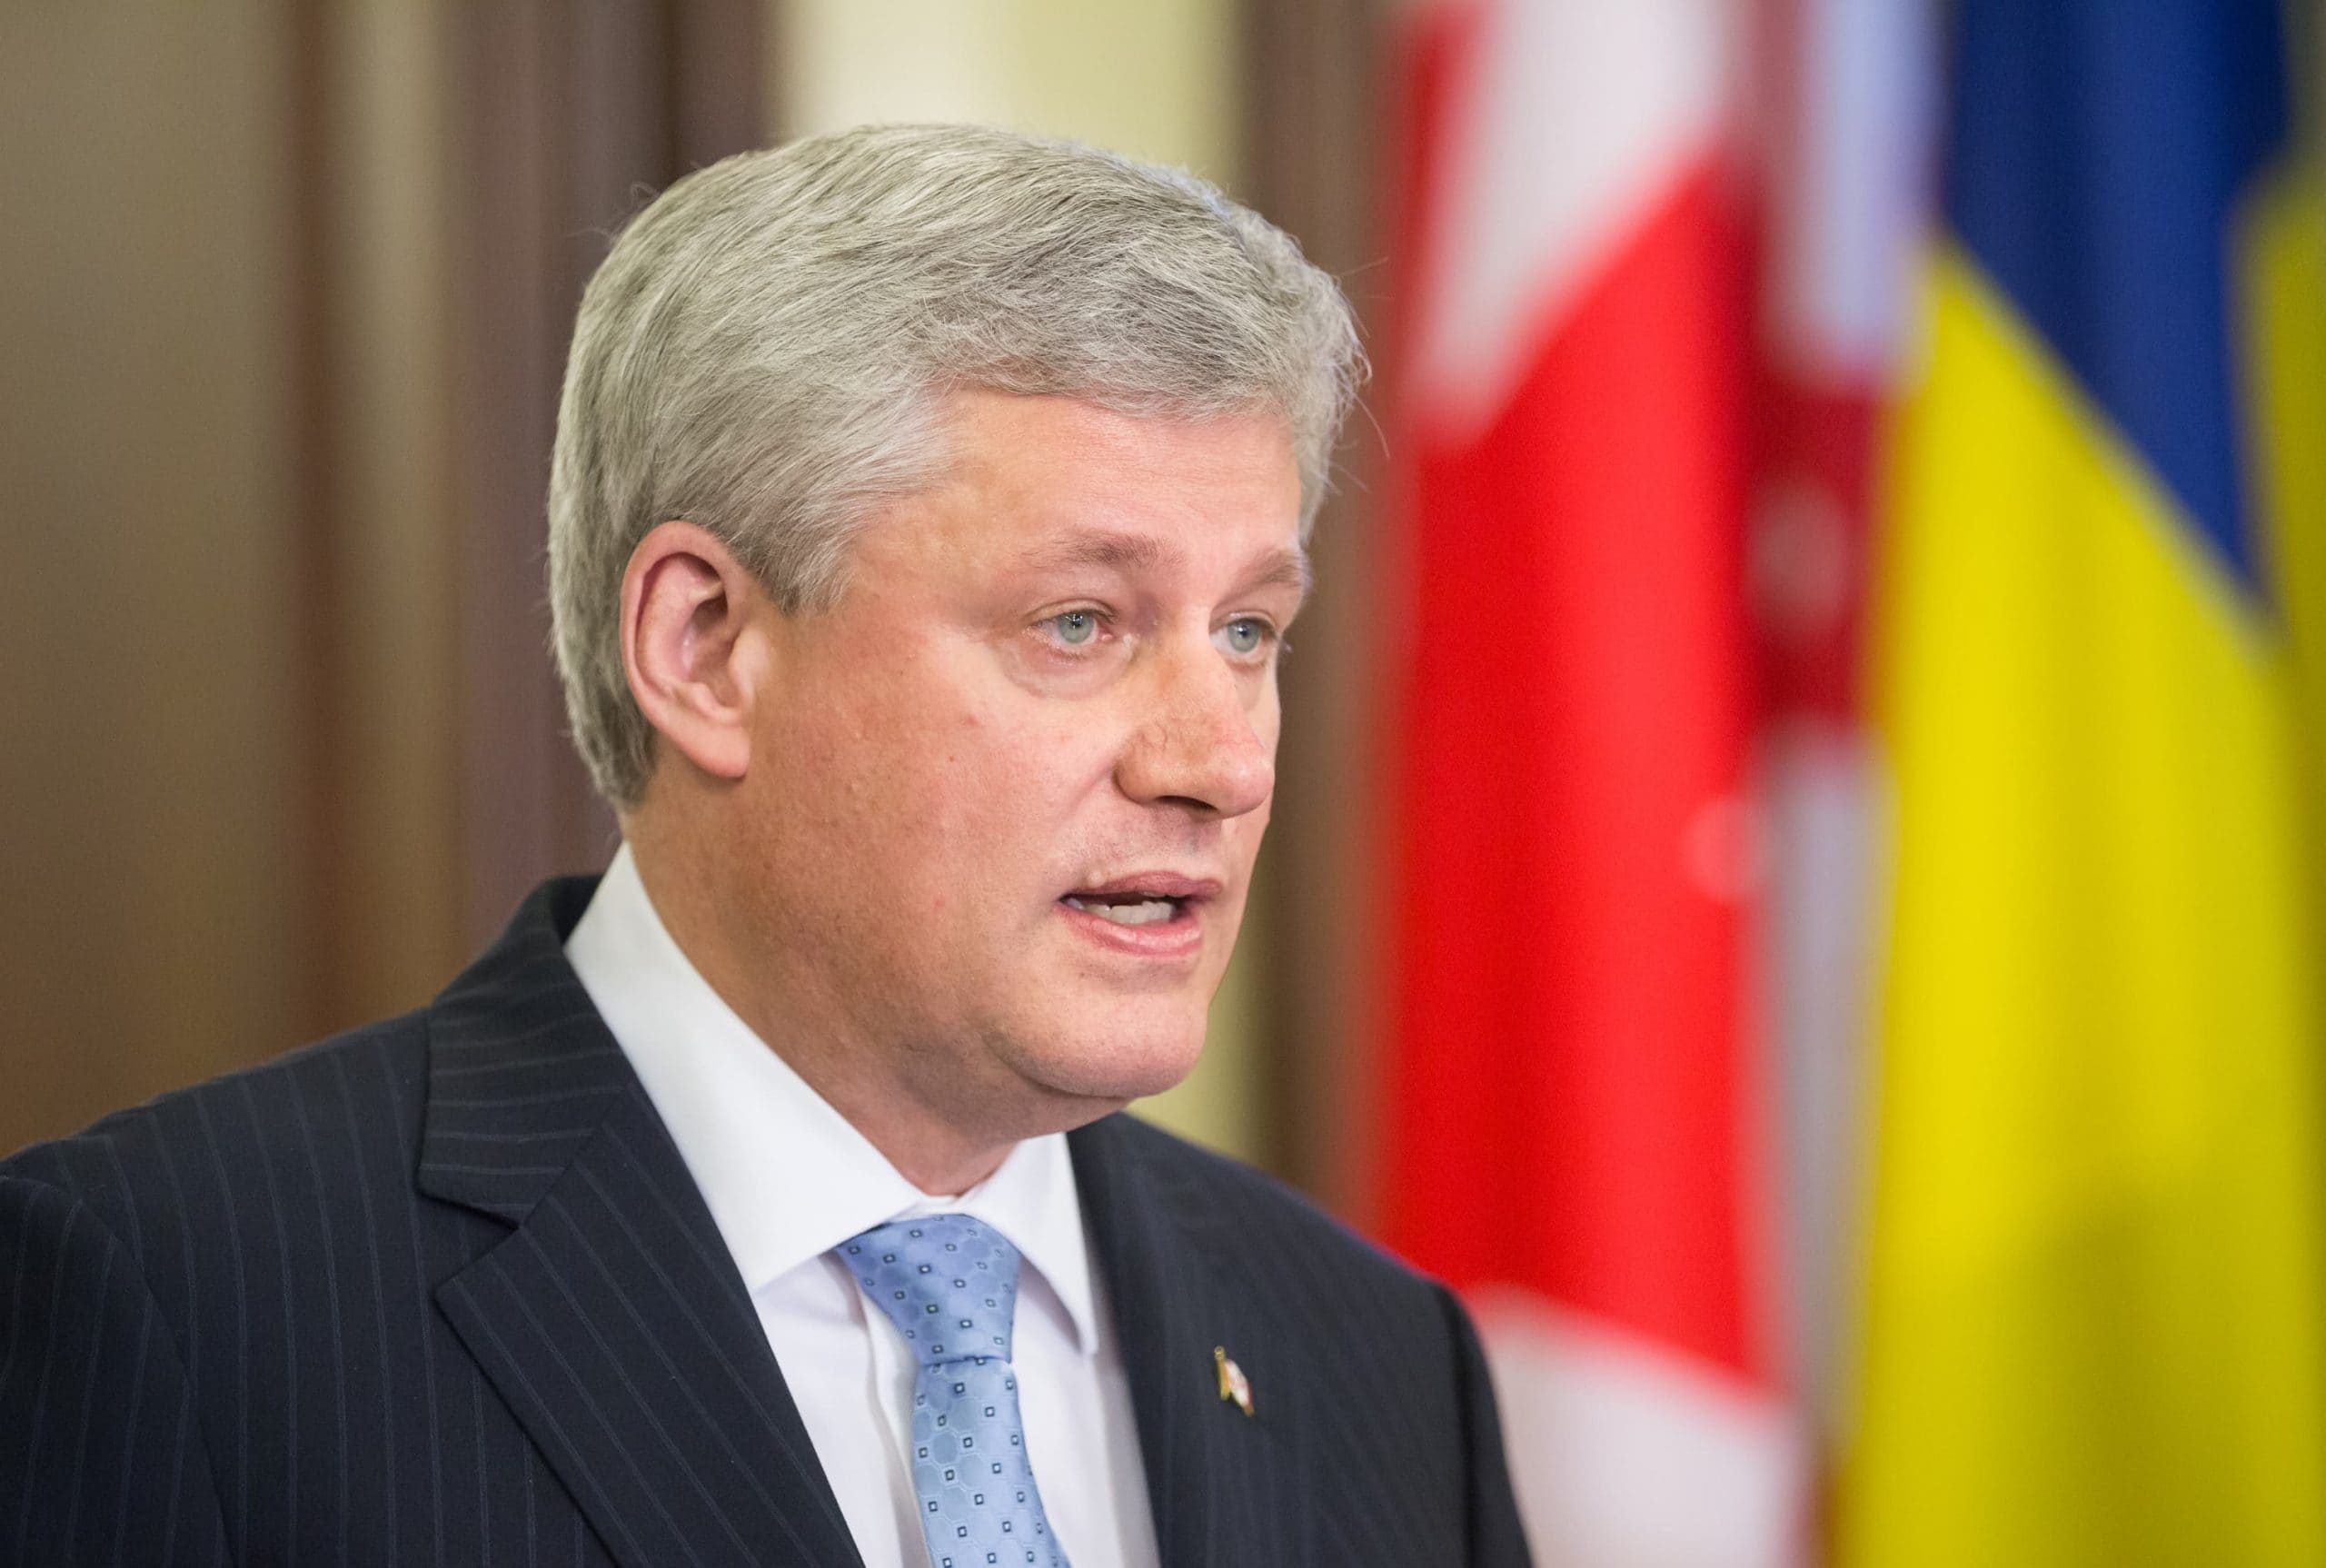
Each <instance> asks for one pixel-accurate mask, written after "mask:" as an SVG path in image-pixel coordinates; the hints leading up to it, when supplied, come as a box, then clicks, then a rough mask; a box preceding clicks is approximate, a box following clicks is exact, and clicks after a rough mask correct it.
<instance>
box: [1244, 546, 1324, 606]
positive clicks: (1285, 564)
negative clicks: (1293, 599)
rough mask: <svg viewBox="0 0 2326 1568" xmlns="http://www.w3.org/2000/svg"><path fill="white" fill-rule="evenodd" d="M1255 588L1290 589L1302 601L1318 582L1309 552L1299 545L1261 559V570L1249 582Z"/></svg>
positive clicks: (1268, 553)
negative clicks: (1311, 565)
mask: <svg viewBox="0 0 2326 1568" xmlns="http://www.w3.org/2000/svg"><path fill="white" fill-rule="evenodd" d="M1247 581H1249V582H1250V583H1251V585H1252V586H1253V587H1254V588H1288V589H1290V590H1292V591H1293V592H1294V593H1295V594H1296V595H1297V596H1298V597H1299V598H1301V599H1302V600H1306V599H1307V597H1308V590H1309V589H1310V588H1311V587H1313V586H1314V585H1315V583H1316V581H1317V574H1316V572H1315V571H1313V570H1311V568H1310V567H1309V565H1308V552H1307V551H1305V550H1303V549H1301V548H1300V547H1299V546H1298V545H1292V546H1290V547H1288V548H1287V549H1283V550H1272V551H1268V552H1267V555H1265V556H1263V557H1261V559H1260V566H1259V570H1258V571H1255V572H1253V573H1252V575H1251V576H1250V578H1248V579H1247Z"/></svg>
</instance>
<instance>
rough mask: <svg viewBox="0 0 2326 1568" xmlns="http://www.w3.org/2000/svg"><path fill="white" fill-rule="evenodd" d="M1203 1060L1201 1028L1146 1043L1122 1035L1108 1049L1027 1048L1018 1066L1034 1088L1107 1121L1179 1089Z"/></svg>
mask: <svg viewBox="0 0 2326 1568" xmlns="http://www.w3.org/2000/svg"><path fill="white" fill-rule="evenodd" d="M1202 1054H1203V1031H1202V1030H1201V1029H1199V1028H1198V1029H1181V1030H1177V1031H1168V1032H1163V1031H1158V1032H1157V1033H1155V1034H1148V1035H1145V1036H1144V1037H1129V1036H1126V1035H1125V1034H1123V1033H1120V1032H1117V1033H1116V1034H1114V1036H1113V1037H1111V1038H1108V1039H1105V1040H1104V1041H1103V1043H1101V1042H1098V1041H1094V1040H1093V1039H1092V1038H1091V1037H1078V1038H1068V1039H1054V1040H1049V1041H1045V1042H1043V1043H1042V1044H1041V1045H1039V1046H1031V1047H1021V1048H1020V1051H1019V1060H1018V1062H1017V1063H1016V1064H1015V1065H1016V1067H1017V1068H1018V1071H1019V1074H1020V1076H1022V1077H1025V1078H1026V1079H1027V1080H1028V1081H1029V1082H1031V1083H1033V1084H1036V1085H1038V1086H1039V1087H1042V1088H1043V1089H1046V1090H1048V1091H1049V1093H1050V1094H1051V1095H1052V1096H1054V1097H1058V1098H1060V1099H1063V1100H1069V1101H1081V1102H1086V1103H1087V1104H1088V1106H1089V1107H1091V1109H1092V1112H1093V1114H1094V1116H1103V1115H1105V1114H1106V1113H1107V1112H1108V1111H1110V1110H1116V1109H1119V1108H1120V1107H1123V1106H1126V1105H1128V1104H1129V1103H1130V1102H1131V1101H1133V1100H1142V1099H1145V1098H1147V1097H1148V1096H1150V1095H1159V1094H1161V1093H1163V1091H1164V1090H1166V1089H1169V1088H1173V1087H1177V1086H1178V1084H1179V1083H1180V1082H1181V1081H1182V1080H1184V1079H1185V1078H1186V1077H1187V1076H1188V1074H1189V1073H1190V1072H1192V1071H1194V1070H1195V1065H1196V1060H1197V1058H1198V1057H1200V1056H1202Z"/></svg>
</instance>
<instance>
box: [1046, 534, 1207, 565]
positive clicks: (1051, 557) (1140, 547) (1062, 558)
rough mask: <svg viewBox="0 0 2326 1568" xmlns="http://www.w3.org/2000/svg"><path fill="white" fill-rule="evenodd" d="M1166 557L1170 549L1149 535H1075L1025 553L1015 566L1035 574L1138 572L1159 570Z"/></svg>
mask: <svg viewBox="0 0 2326 1568" xmlns="http://www.w3.org/2000/svg"><path fill="white" fill-rule="evenodd" d="M1170 557H1171V547H1170V546H1169V545H1168V544H1166V543H1164V542H1163V541H1161V540H1159V539H1157V538H1156V537H1154V536H1153V535H1152V534H1146V533H1077V534H1070V535H1069V536H1068V537H1067V538H1065V539H1059V540H1053V541H1050V542H1049V543H1048V544H1044V545H1039V546H1037V547H1036V548H1034V549H1032V550H1029V551H1027V552H1026V554H1025V555H1024V557H1023V558H1021V559H1020V561H1019V565H1020V566H1023V567H1026V568H1028V569H1030V570H1035V571H1044V570H1048V571H1055V570H1057V569H1059V568H1061V567H1070V566H1102V567H1108V568H1111V569H1113V570H1114V571H1143V570H1146V569H1148V568H1150V567H1156V566H1160V565H1162V564H1163V562H1164V561H1168V560H1169V559H1170Z"/></svg>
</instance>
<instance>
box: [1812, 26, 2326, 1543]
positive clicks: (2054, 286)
mask: <svg viewBox="0 0 2326 1568" xmlns="http://www.w3.org/2000/svg"><path fill="white" fill-rule="evenodd" d="M2281 25H2282V19H2281V16H2280V15H2279V13H2278V11H2277V9H2276V8H2275V6H2273V5H2270V4H2267V3H2265V0H1963V3H1962V4H1960V5H1955V6H1954V7H1953V27H1954V29H1955V31H1954V35H1953V49H1954V53H1953V59H1952V61H1951V65H1952V74H1951V77H1950V88H1949V100H1950V102H1949V116H1950V117H1949V122H1948V131H1947V138H1948V142H1947V154H1946V175H1945V184H1944V219H1945V222H1944V232H1943V234H1942V235H1941V236H1940V238H1939V240H1938V242H1937V243H1936V244H1935V246H1934V252H1933V255H1932V257H1931V258H1930V261H1929V263H1928V265H1927V267H1926V269H1925V277H1924V283H1925V288H1924V293H1923V334H1924V335H1923V341H1922V342H1921V343H1920V344H1919V346H1918V352H1919V353H1920V354H1921V355H1923V356H1924V358H1923V369H1922V372H1921V377H1920V380H1919V382H1918V385H1917V387H1916V390H1915V391H1914V392H1913V395H1912V396H1911V399H1910V401H1909V403H1908V406H1907V407H1906V409H1905V410H1904V414H1903V419H1902V422H1901V425H1900V427H1899V430H1898V432H1897V439H1896V442H1895V446H1894V452H1893V454H1892V470H1893V471H1892V487H1891V491H1890V497H1891V510H1890V513H1889V517H1888V519H1887V521H1886V527H1887V530H1888V532H1887V536H1886V541H1885V545H1884V563H1883V586H1882V588H1881V590H1880V591H1879V594H1878V601H1877V609H1876V614H1877V617H1878V620H1879V625H1880V630H1879V632H1878V634H1877V636H1878V648H1879V654H1878V660H1879V673H1878V676H1877V681H1876V689H1877V690H1878V692H1879V696H1878V698H1877V706H1878V723H1879V725H1880V728H1881V730H1882V737H1883V740H1884V746H1885V748H1886V751H1887V755H1888V759H1889V765H1890V767H1891V769H1892V770H1893V780H1892V782H1893V785H1894V802H1893V803H1894V824H1893V827H1894V834H1893V838H1892V840H1891V842H1892V844H1893V846H1894V859H1893V861H1892V863H1891V864H1890V866H1889V867H1888V868H1886V869H1887V876H1888V879H1889V889H1890V890H1889V899H1890V922H1889V928H1888V932H1887V936H1886V944H1887V950H1886V953H1885V955H1884V984H1883V992H1882V1025H1881V1027H1882V1040H1881V1045H1880V1052H1881V1056H1880V1061H1879V1066H1878V1076H1879V1081H1880V1083H1881V1090H1880V1095H1879V1101H1878V1108H1877V1125H1876V1131H1875V1149H1876V1155H1875V1162H1874V1163H1875V1169H1874V1202H1873V1207H1872V1215H1871V1229H1870V1232H1869V1243H1868V1247H1867V1251H1866V1255H1865V1261H1866V1276H1865V1284H1866V1289H1867V1295H1866V1297H1865V1315H1864V1321H1863V1330H1864V1332H1863V1337H1862V1340H1861V1343H1860V1345H1859V1346H1858V1358H1857V1361H1858V1365H1857V1384H1856V1386H1857V1391H1858V1392H1857V1396H1856V1400H1855V1406H1854V1411H1853V1412H1852V1415H1851V1420H1852V1423H1853V1428H1854V1429H1853V1430H1852V1431H1851V1432H1849V1433H1848V1434H1845V1437H1844V1456H1843V1460H1842V1467H1841V1473H1840V1476H1839V1517H1838V1524H1837V1529H1838V1548H1839V1551H1838V1557H1839V1561H1840V1562H1841V1563H1843V1564H1844V1565H1845V1568H1877V1565H1879V1568H1888V1565H1891V1564H1904V1563H1932V1564H1941V1563H1943V1564H1947V1565H1948V1568H1983V1565H1989V1564H1996V1565H2002V1564H2013V1565H2016V1564H2028V1565H2031V1568H2033V1565H2042V1568H2058V1565H2079V1564H2109V1565H2111V1568H2116V1565H2122V1564H2142V1563H2158V1564H2164V1563H2170V1564H2175V1565H2179V1564H2192V1565H2195V1564H2202V1565H2207V1568H2211V1565H2214V1564H2242V1563H2303V1564H2318V1563H2326V1267H2322V1266H2321V1260H2322V1259H2326V1159H2321V1154H2326V1115H2321V1091H2320V1082H2321V1067H2326V1023H2322V1022H2321V1020H2322V1019H2326V1008H2321V1002H2326V993H2322V992H2321V974H2322V973H2326V948H2322V947H2321V942H2322V941H2326V923H2321V918H2320V917H2321V907H2326V898H2321V894H2326V860H2321V858H2320V851H2319V846H2318V843H2317V841H2316V834H2317V831H2318V829H2319V828H2320V827H2321V824H2326V810H2321V804H2326V797H2321V793H2320V786H2319V782H2318V779H2319V775H2318V772H2317V771H2316V770H2317V769H2319V767H2320V765H2321V761H2322V760H2326V748H2321V744H2320V742H2321V738H2326V705H2321V700H2320V691H2321V688H2320V686H2319V685H2318V684H2317V671H2318V670H2320V668H2321V661H2320V657H2319V655H2320V649H2319V644H2318V641H2317V638H2316V632H2317V629H2318V628H2319V627H2320V625H2321V602H2320V601H2321V597H2326V328H2322V327H2321V318H2326V224H2321V203H2320V201H2319V199H2318V198H2319V195H2320V192H2321V184H2320V181H2319V175H2318V173H2317V171H2316V169H2315V167H2314V166H2306V167H2305V166H2298V163H2297V159H2296V157H2295V151H2296V141H2295V138H2294V135H2293V122H2294V119H2295V116H2294V114H2292V112H2291V94H2290V93H2289V89H2288V84H2287V75H2286V62H2287V59H2288V58H2289V53H2290V52H2289V49H2288V47H2287V44H2286V40H2285V38H2284V37H2283V36H2282V35H2281Z"/></svg>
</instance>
